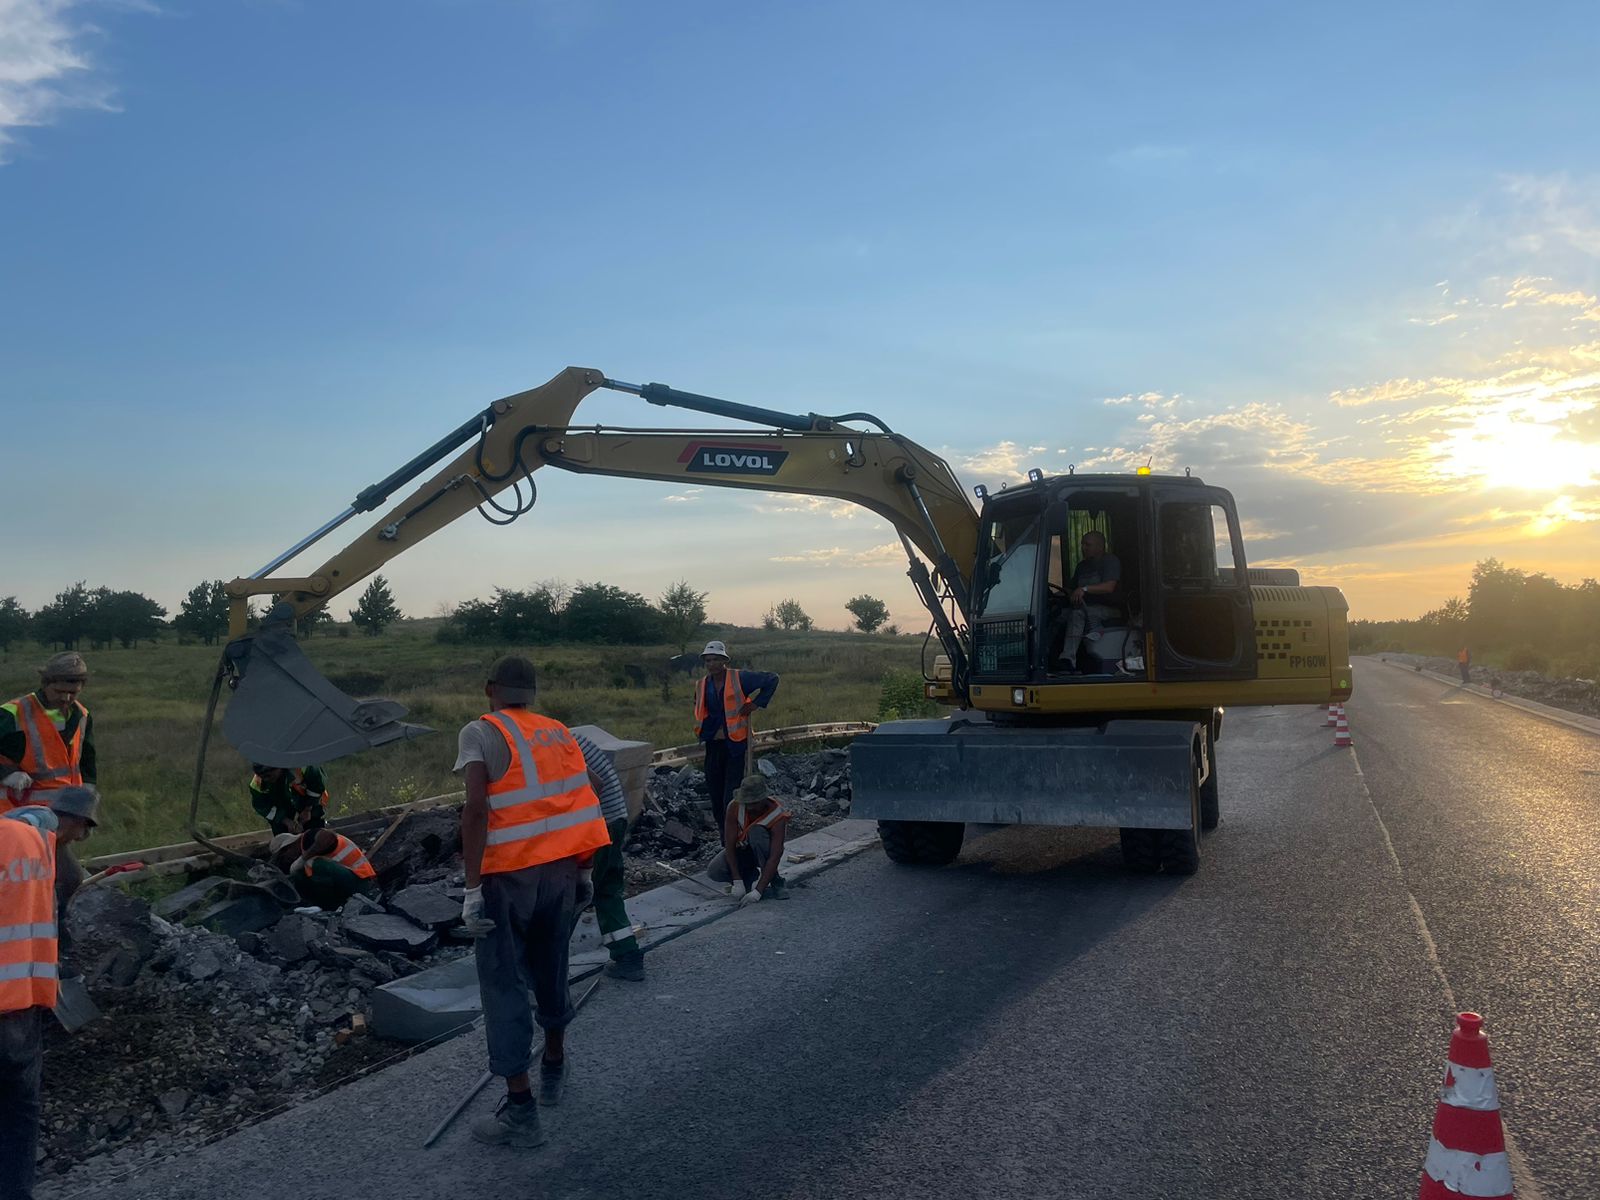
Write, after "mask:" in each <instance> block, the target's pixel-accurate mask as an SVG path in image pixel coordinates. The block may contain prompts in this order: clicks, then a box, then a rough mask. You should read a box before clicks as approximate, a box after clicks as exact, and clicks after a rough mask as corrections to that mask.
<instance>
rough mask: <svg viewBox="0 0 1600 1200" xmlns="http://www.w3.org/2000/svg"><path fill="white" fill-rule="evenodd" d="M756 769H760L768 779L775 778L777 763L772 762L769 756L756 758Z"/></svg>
mask: <svg viewBox="0 0 1600 1200" xmlns="http://www.w3.org/2000/svg"><path fill="white" fill-rule="evenodd" d="M756 770H758V771H760V772H761V773H762V774H763V775H765V776H766V777H767V778H768V779H775V778H777V775H778V764H777V763H775V762H773V761H772V759H770V758H763V759H758V760H757V762H756Z"/></svg>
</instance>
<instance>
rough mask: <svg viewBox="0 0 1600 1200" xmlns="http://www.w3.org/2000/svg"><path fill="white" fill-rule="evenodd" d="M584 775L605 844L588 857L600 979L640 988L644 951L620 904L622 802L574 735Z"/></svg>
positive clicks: (618, 789)
mask: <svg viewBox="0 0 1600 1200" xmlns="http://www.w3.org/2000/svg"><path fill="white" fill-rule="evenodd" d="M572 736H573V738H574V739H575V740H576V741H577V743H578V749H579V750H581V751H582V752H583V761H584V765H585V766H586V767H587V768H588V770H589V783H590V786H592V787H593V788H594V790H595V792H596V794H597V795H598V796H599V797H600V815H601V817H602V818H603V819H604V820H605V823H606V833H607V834H608V835H610V838H611V844H610V845H609V846H602V847H600V849H598V850H596V851H595V852H594V915H595V919H596V920H597V921H598V922H599V923H600V944H601V945H603V946H604V947H605V948H606V949H607V951H609V952H610V954H611V961H610V962H609V963H607V964H606V974H607V975H610V976H612V977H614V978H616V979H627V980H631V981H633V982H634V983H642V982H644V951H643V950H641V949H640V948H639V941H638V939H637V938H635V937H634V935H633V918H631V917H629V916H628V905H627V901H626V899H625V897H626V894H627V887H628V877H627V873H626V871H625V870H624V867H625V865H626V864H625V862H624V859H623V854H622V846H623V843H624V842H626V841H627V840H628V799H627V797H626V796H625V795H624V794H623V791H622V780H621V779H620V778H619V777H618V775H617V769H616V767H615V766H614V765H613V764H612V762H611V760H610V759H609V758H607V757H606V754H605V752H604V751H603V750H601V749H600V748H599V747H598V746H596V745H595V744H594V743H593V742H591V741H590V740H589V739H588V738H586V737H584V736H583V734H581V733H574V734H573V735H572Z"/></svg>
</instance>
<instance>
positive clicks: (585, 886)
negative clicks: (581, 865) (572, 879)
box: [577, 869, 594, 912]
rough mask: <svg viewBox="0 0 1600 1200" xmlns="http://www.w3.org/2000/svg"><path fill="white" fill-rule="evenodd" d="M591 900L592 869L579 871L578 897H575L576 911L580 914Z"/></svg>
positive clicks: (592, 893)
mask: <svg viewBox="0 0 1600 1200" xmlns="http://www.w3.org/2000/svg"><path fill="white" fill-rule="evenodd" d="M593 899H594V871H593V869H583V870H580V871H579V872H578V895H577V905H578V911H579V912H582V911H583V910H584V909H586V908H588V907H589V904H590V902H591V901H592V900H593Z"/></svg>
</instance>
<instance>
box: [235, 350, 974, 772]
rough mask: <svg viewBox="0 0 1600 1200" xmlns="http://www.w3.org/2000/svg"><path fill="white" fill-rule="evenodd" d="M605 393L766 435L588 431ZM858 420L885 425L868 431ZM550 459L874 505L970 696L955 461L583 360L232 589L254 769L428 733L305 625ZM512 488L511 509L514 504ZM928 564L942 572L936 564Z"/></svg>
mask: <svg viewBox="0 0 1600 1200" xmlns="http://www.w3.org/2000/svg"><path fill="white" fill-rule="evenodd" d="M597 388H610V389H613V390H617V391H623V392H629V393H632V394H635V395H638V396H640V397H642V398H643V399H645V400H647V401H649V402H650V403H652V404H657V405H663V406H670V407H676V408H682V409H688V410H690V411H695V412H701V413H706V414H710V415H715V416H720V417H732V418H736V419H739V420H743V421H747V422H750V423H752V424H754V425H758V426H765V427H766V428H765V429H762V430H760V431H752V432H748V433H746V432H742V431H739V430H727V429H720V430H698V431H697V430H679V429H674V430H663V429H621V428H610V429H607V428H602V427H600V426H588V427H579V426H575V425H573V423H572V420H573V414H574V413H575V411H576V409H577V407H578V405H579V403H580V402H581V401H582V400H583V399H584V397H585V396H587V395H589V394H590V393H591V392H593V391H595V390H596V389H597ZM846 422H854V423H856V424H866V425H871V426H876V428H871V429H859V428H854V427H852V426H850V425H847V424H846ZM445 459H448V460H449V461H447V462H445V461H444V460H445ZM441 462H444V465H443V466H437V464H439V463H441ZM436 466H437V469H436V470H433V473H432V474H431V475H428V477H427V478H426V479H425V480H423V482H422V483H420V484H418V485H416V486H415V487H412V488H411V489H410V490H409V491H407V492H406V493H405V495H404V497H403V498H402V499H400V500H399V501H398V502H396V503H393V504H392V505H391V506H390V507H389V508H388V510H387V511H386V512H384V513H383V515H381V516H379V517H377V518H376V519H375V520H374V521H373V523H372V524H371V526H370V527H369V528H368V529H367V530H366V531H365V532H364V533H362V534H360V535H359V536H357V537H356V538H355V539H354V540H352V541H351V542H350V543H349V544H348V545H346V546H345V547H344V548H343V549H342V550H340V551H339V552H338V553H336V554H335V555H333V556H332V557H331V558H329V559H328V560H327V561H325V562H324V563H322V564H321V565H320V566H319V567H317V568H316V569H315V570H313V571H312V572H311V573H310V574H308V575H303V576H301V575H288V574H279V573H277V572H278V571H279V569H280V568H281V567H283V566H284V564H286V563H287V562H289V561H290V560H291V559H293V558H295V557H297V556H299V555H300V554H301V553H303V552H304V551H306V550H307V549H309V548H310V546H311V545H312V544H313V543H315V542H316V541H318V540H320V539H321V538H323V537H325V536H327V534H329V533H331V532H332V531H333V530H334V529H336V528H338V527H339V526H341V525H343V524H344V523H345V522H347V521H349V520H350V519H352V518H353V517H355V516H356V515H358V514H360V513H365V512H374V511H376V510H377V509H378V508H379V507H380V506H382V505H384V504H386V503H388V502H389V501H390V499H391V497H392V496H393V495H394V494H395V493H397V492H399V491H401V490H402V489H404V488H406V487H407V485H409V484H411V483H412V482H413V481H414V480H416V479H418V478H419V477H421V476H422V475H424V474H426V473H427V472H428V471H429V470H430V469H432V468H435V467H436ZM545 466H553V467H558V468H560V469H562V470H566V471H572V472H575V473H579V474H592V475H611V476H619V477H629V478H637V479H655V480H661V481H664V482H669V483H675V484H680V485H681V484H685V483H688V484H694V485H700V486H710V487H737V488H747V489H755V490H760V491H767V492H788V493H794V494H799V495H809V496H824V497H830V498H833V499H837V500H842V501H847V502H850V503H854V504H859V505H861V506H863V507H865V508H867V509H870V510H871V511H872V512H874V513H877V514H878V515H879V516H881V517H883V518H884V519H885V520H888V521H889V522H890V523H891V524H893V525H894V527H895V529H896V531H897V532H898V533H899V535H900V538H901V541H902V544H903V545H904V546H905V549H906V554H907V560H908V574H909V575H910V576H911V579H912V581H913V584H914V585H915V586H916V589H917V592H918V596H919V598H920V599H921V600H922V602H923V604H924V606H925V607H926V608H927V609H928V611H929V615H930V618H931V620H932V622H933V626H934V630H935V632H936V633H937V635H938V637H939V640H940V642H941V644H942V647H943V649H944V652H945V654H946V655H947V656H949V658H950V661H951V663H952V668H953V676H954V680H955V683H956V687H957V691H958V692H959V693H962V694H964V691H965V678H966V670H965V664H966V657H967V646H966V621H967V609H968V596H969V592H970V587H971V583H972V578H971V575H972V569H973V564H974V561H975V559H976V556H977V535H978V521H977V515H976V513H975V512H974V511H973V508H972V506H971V504H970V503H969V502H968V501H967V498H966V495H965V493H964V492H963V490H962V488H961V486H960V484H959V483H958V481H957V480H956V478H955V475H954V474H953V473H952V471H951V470H950V468H949V466H948V465H947V464H946V463H945V462H944V461H943V460H942V459H940V458H939V457H938V456H937V455H935V454H932V453H931V452H929V451H928V450H926V449H924V448H923V447H921V446H919V445H917V444H916V443H915V442H913V441H911V440H910V439H909V438H905V437H902V436H901V435H899V434H896V433H894V432H892V431H891V430H890V429H889V428H888V427H887V426H886V425H884V424H883V422H881V421H879V420H878V419H877V418H875V417H872V416H871V415H870V414H866V413H848V414H844V415H840V416H822V415H819V414H816V413H805V414H797V413H785V412H779V411H776V410H772V409H765V408H757V407H753V406H749V405H743V404H735V403H731V402H728V401H723V400H717V399H714V398H712V397H708V396H699V395H695V394H692V393H687V392H679V391H676V390H675V389H672V388H669V387H666V386H664V385H661V384H646V385H643V386H637V385H633V384H627V383H621V382H619V381H616V380H611V379H607V378H606V377H605V376H604V375H602V374H601V373H600V372H598V371H594V370H590V369H586V368H580V367H569V368H568V369H567V370H565V371H563V372H561V373H560V374H559V375H557V376H556V377H555V378H554V379H552V380H550V381H549V382H548V383H546V384H544V385H543V386H541V387H537V388H533V389H531V390H529V391H526V392H519V393H517V394H516V395H514V396H507V397H505V398H504V399H501V400H497V401H495V402H494V403H493V404H491V405H490V406H489V407H488V408H486V409H484V410H483V411H482V412H481V413H479V414H478V415H477V416H476V417H474V418H472V419H471V420H469V421H467V422H465V423H464V424H462V425H461V426H459V427H458V428H457V429H455V430H454V431H452V432H451V433H450V434H448V435H447V436H446V437H444V438H442V439H441V440H440V441H439V442H437V443H435V444H434V445H433V446H432V447H430V448H429V449H428V450H426V451H425V452H424V453H423V454H421V455H419V456H418V457H417V458H415V459H413V460H412V461H411V462H410V463H407V464H406V465H405V466H404V467H401V468H400V469H399V470H397V471H396V472H394V473H393V474H391V475H390V476H389V477H387V478H386V479H384V480H382V481H381V482H379V483H377V484H374V485H373V486H372V487H369V488H367V489H365V490H364V491H363V492H361V493H360V495H358V496H357V497H356V499H355V500H354V501H353V502H352V504H351V505H350V506H349V507H348V508H347V509H346V510H345V511H344V512H342V513H340V514H339V515H338V516H336V517H335V518H334V519H333V520H331V521H329V522H328V523H327V524H325V525H323V526H322V527H321V528H320V529H318V530H317V531H315V532H314V533H312V534H311V535H310V536H308V537H307V538H304V539H302V540H301V541H300V542H298V543H296V544H295V545H294V546H292V547H290V548H289V549H288V550H287V551H285V552H284V553H283V554H281V555H279V556H278V557H277V558H275V559H273V560H272V562H270V563H268V564H266V566H264V567H263V568H261V569H260V570H258V571H256V572H255V573H254V574H252V575H249V576H244V577H240V578H237V579H234V580H232V581H231V582H229V583H228V584H227V585H226V590H227V593H228V596H229V600H230V624H231V628H230V636H231V638H232V640H231V641H230V642H229V645H228V648H227V651H226V653H225V655H224V660H223V669H222V671H221V673H220V675H221V677H224V678H225V680H226V682H228V683H229V684H230V685H231V686H232V687H233V688H234V689H235V691H234V696H233V698H232V699H231V701H230V703H229V706H228V711H227V714H226V716H225V718H224V723H223V729H224V732H225V733H226V734H227V736H228V738H229V740H230V741H232V742H233V744H234V745H235V746H237V747H238V748H239V749H240V751H241V752H243V753H244V754H246V755H247V756H248V757H249V758H251V760H252V761H256V762H264V763H269V764H273V765H286V766H287V765H295V766H298V765H303V764H306V763H314V762H320V761H326V760H328V759H330V758H336V757H339V756H340V755H343V754H348V753H351V752H352V751H354V750H359V749H364V748H366V747H368V746H372V745H381V744H383V743H385V742H388V741H392V740H396V739H398V738H403V737H407V736H411V735H412V734H414V733H416V732H419V731H420V730H419V727H417V726H413V725H408V724H406V723H405V722H404V720H403V718H404V716H405V711H404V709H403V708H401V706H399V705H398V704H395V703H394V702H393V701H388V700H371V701H356V700H353V699H351V698H350V697H348V696H346V695H344V693H342V692H341V691H339V689H337V688H335V687H334V686H333V685H332V684H331V683H329V682H328V681H327V680H326V679H325V678H324V677H323V676H322V675H321V673H320V672H318V671H317V670H316V668H315V667H314V666H312V664H311V663H310V661H309V660H308V659H306V657H305V656H304V654H303V653H302V652H301V651H300V650H299V648H298V646H297V645H296V644H295V642H294V639H293V622H294V620H295V619H296V618H297V617H302V616H305V615H306V614H308V613H310V612H312V611H314V610H316V609H317V608H320V607H322V606H323V605H325V604H327V603H328V602H329V601H330V600H332V599H333V598H334V597H336V596H338V595H339V594H340V593H342V592H344V591H346V590H348V589H349V588H351V587H353V586H355V585H356V584H357V583H359V582H360V581H361V580H363V579H365V578H367V577H368V576H370V575H372V574H373V573H374V572H376V571H378V570H380V569H381V568H382V566H383V565H384V564H385V563H387V562H388V561H389V560H390V559H392V558H394V557H395V556H396V555H397V554H400V553H401V552H402V551H404V550H405V549H407V548H408V547H410V546H413V545H415V544H416V543H417V542H420V541H422V540H423V539H424V538H426V537H429V536H430V535H432V534H434V533H436V532H438V531H439V530H440V529H443V528H444V527H445V526H446V525H448V524H450V523H451V522H452V521H454V520H456V519H457V518H458V517H461V516H464V515H465V514H467V513H468V512H471V511H473V510H478V511H480V512H481V513H482V514H483V515H484V516H485V517H486V518H487V519H489V520H490V521H492V522H494V523H496V524H509V523H511V521H513V520H515V519H516V517H518V516H520V515H522V514H523V513H525V512H527V511H528V510H529V509H531V508H532V506H533V503H534V498H535V495H536V492H535V487H534V480H533V473H534V472H535V471H537V470H539V469H540V468H541V467H545ZM508 491H509V492H510V493H511V496H512V500H511V503H510V504H507V503H505V502H504V494H505V493H506V492H508ZM924 557H925V558H926V559H927V560H928V562H930V563H932V564H933V570H932V571H930V570H929V568H928V566H927V564H926V563H925V562H924V561H923V559H924ZM263 595H265V596H271V597H274V603H273V605H272V607H271V608H270V609H269V611H268V613H267V615H266V616H265V617H264V618H263V620H262V623H261V626H260V628H259V629H258V630H257V631H255V632H254V633H250V632H248V616H249V604H250V600H251V598H253V597H257V596H263Z"/></svg>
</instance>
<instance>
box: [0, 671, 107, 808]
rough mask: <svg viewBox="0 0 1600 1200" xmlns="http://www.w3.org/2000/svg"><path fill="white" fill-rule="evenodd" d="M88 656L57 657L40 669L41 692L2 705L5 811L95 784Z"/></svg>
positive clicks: (1, 800) (1, 797)
mask: <svg viewBox="0 0 1600 1200" xmlns="http://www.w3.org/2000/svg"><path fill="white" fill-rule="evenodd" d="M88 682H89V667H88V664H87V663H85V662H84V661H83V655H81V654H79V653H77V652H76V651H72V650H69V651H67V652H66V653H64V654H55V655H52V656H51V657H50V659H49V660H48V661H47V662H46V663H45V664H44V666H42V667H40V668H39V690H38V691H36V692H30V693H28V694H27V695H26V696H18V697H17V698H16V699H15V700H10V701H7V702H6V703H5V704H0V807H6V806H7V804H8V803H9V804H13V805H14V804H44V803H46V800H45V796H44V793H45V792H49V791H53V790H55V789H56V788H64V787H76V786H78V785H79V784H84V783H89V784H92V783H94V781H95V761H94V739H93V738H92V736H91V730H90V725H89V710H88V709H87V708H85V707H84V706H83V705H82V704H81V703H80V702H79V700H78V696H79V694H80V693H82V691H83V688H84V685H85V684H86V683H88Z"/></svg>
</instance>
